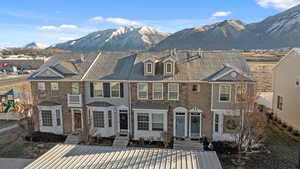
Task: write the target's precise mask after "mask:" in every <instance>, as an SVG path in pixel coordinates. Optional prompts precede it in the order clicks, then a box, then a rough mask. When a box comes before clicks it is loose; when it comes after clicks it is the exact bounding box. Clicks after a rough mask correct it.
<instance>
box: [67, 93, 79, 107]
mask: <svg viewBox="0 0 300 169" xmlns="http://www.w3.org/2000/svg"><path fill="white" fill-rule="evenodd" d="M70 96H78V97H79V104H73V103H72V104H71V103H70V99H69V98H70ZM67 103H68V107H81V106H82V95H81V94H67Z"/></svg>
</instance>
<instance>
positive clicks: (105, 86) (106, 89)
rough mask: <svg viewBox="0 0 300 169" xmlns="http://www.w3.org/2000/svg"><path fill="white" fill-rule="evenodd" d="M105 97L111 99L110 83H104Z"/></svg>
mask: <svg viewBox="0 0 300 169" xmlns="http://www.w3.org/2000/svg"><path fill="white" fill-rule="evenodd" d="M103 90H104V97H110V83H103Z"/></svg>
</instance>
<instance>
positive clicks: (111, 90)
mask: <svg viewBox="0 0 300 169" xmlns="http://www.w3.org/2000/svg"><path fill="white" fill-rule="evenodd" d="M113 84H117V86H118V87H119V90H118V92H119V96H113V95H112V93H113V87H112V86H113ZM102 87H103V86H102ZM110 96H111V97H112V98H120V97H121V86H120V83H119V82H111V83H110Z"/></svg>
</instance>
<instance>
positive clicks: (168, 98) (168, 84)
mask: <svg viewBox="0 0 300 169" xmlns="http://www.w3.org/2000/svg"><path fill="white" fill-rule="evenodd" d="M170 84H176V85H177V98H176V99H170ZM179 88H180V86H179V83H168V100H172V101H177V100H179Z"/></svg>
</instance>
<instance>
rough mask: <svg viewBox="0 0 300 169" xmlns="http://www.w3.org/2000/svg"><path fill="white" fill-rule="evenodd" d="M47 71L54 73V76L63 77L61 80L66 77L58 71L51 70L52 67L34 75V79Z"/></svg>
mask: <svg viewBox="0 0 300 169" xmlns="http://www.w3.org/2000/svg"><path fill="white" fill-rule="evenodd" d="M47 70H49V71H51V72H53V73H54V74H56V75H57V76H59V77H61V78H64V76H63V75H62V74H60V73H58V72H57V71H55V70H53V69H51V68H50V67H47V68H46V69H44V70H42V71H40V72H38V73H37V74H35V75H33V76H32V77H36V76H38V75H39V74H41V73H44V72H45V71H47Z"/></svg>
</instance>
